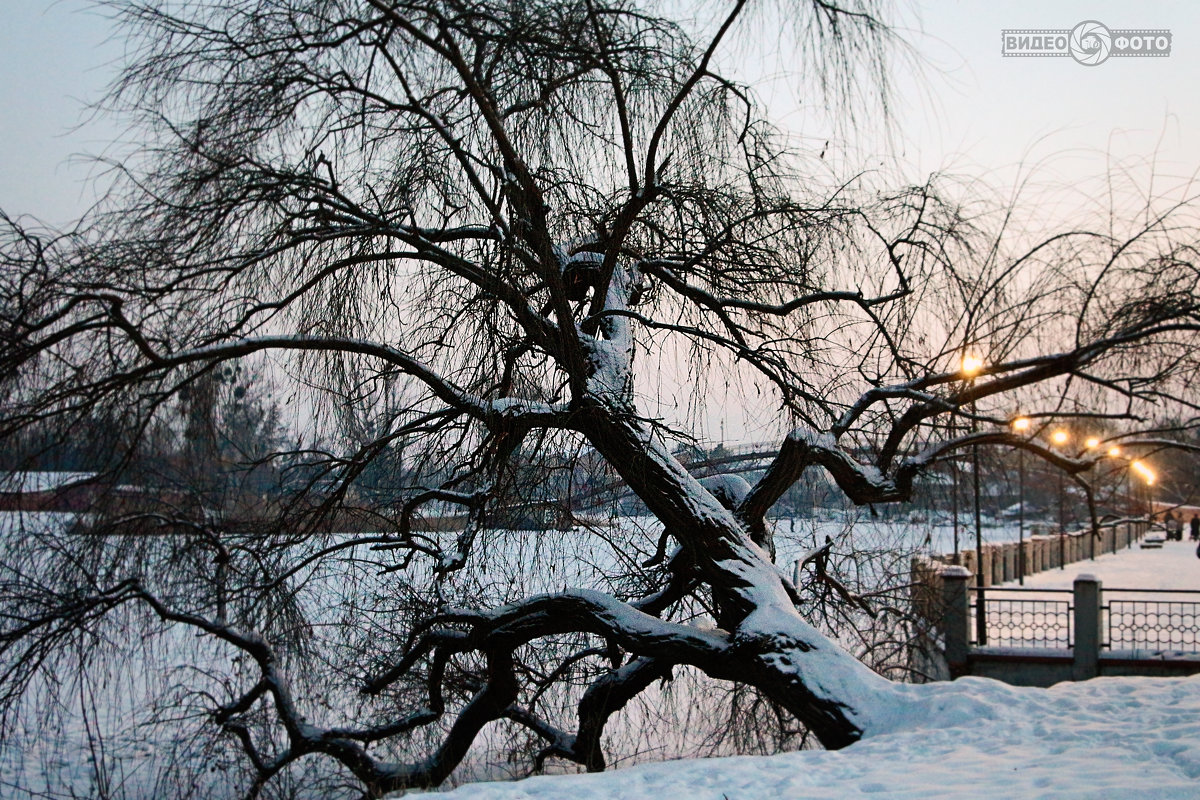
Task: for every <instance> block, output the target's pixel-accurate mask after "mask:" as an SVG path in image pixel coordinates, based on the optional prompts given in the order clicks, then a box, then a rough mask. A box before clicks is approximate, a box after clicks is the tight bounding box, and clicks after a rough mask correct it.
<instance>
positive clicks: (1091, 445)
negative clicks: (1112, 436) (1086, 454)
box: [1084, 436, 1100, 450]
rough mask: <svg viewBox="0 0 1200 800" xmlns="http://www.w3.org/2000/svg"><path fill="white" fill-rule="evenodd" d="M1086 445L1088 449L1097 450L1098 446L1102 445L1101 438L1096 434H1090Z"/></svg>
mask: <svg viewBox="0 0 1200 800" xmlns="http://www.w3.org/2000/svg"><path fill="white" fill-rule="evenodd" d="M1084 445H1086V446H1087V449H1088V450H1095V449H1096V448H1097V447H1099V446H1100V440H1099V439H1097V438H1096V437H1095V436H1089V437H1088V438H1087V441H1085V442H1084Z"/></svg>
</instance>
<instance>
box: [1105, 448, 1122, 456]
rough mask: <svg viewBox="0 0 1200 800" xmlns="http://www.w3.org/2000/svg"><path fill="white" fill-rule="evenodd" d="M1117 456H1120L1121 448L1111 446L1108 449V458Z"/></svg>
mask: <svg viewBox="0 0 1200 800" xmlns="http://www.w3.org/2000/svg"><path fill="white" fill-rule="evenodd" d="M1119 455H1121V448H1119V447H1117V446H1116V445H1113V446H1112V447H1110V448H1108V457H1109V458H1116V457H1117V456H1119Z"/></svg>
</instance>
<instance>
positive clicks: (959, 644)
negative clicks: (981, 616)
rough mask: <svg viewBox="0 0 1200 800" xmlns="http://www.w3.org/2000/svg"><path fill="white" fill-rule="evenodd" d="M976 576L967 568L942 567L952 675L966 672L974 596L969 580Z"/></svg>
mask: <svg viewBox="0 0 1200 800" xmlns="http://www.w3.org/2000/svg"><path fill="white" fill-rule="evenodd" d="M972 577H973V575H972V574H971V572H970V571H969V570H968V569H967V568H966V567H957V566H955V567H946V568H945V569H943V570H942V605H943V606H944V607H945V609H946V610H945V611H944V612H943V614H942V625H943V626H944V632H945V635H946V665H947V666H948V667H949V668H950V678H951V679H954V678H957V677H959V676H960V675H965V674H966V673H967V649H968V646H969V645H968V642H969V641H970V635H971V634H970V625H971V596H970V593H969V592H968V591H967V583H968V582H969V581H970V580H971V578H972Z"/></svg>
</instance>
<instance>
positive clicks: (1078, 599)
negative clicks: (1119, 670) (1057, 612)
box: [1071, 575, 1103, 681]
mask: <svg viewBox="0 0 1200 800" xmlns="http://www.w3.org/2000/svg"><path fill="white" fill-rule="evenodd" d="M1100 592H1101V585H1100V581H1098V580H1096V577H1095V576H1094V575H1079V576H1078V577H1076V578H1075V663H1074V664H1073V665H1072V668H1071V677H1072V679H1073V680H1077V681H1086V680H1087V679H1089V678H1094V677H1096V676H1097V675H1099V674H1100V643H1101V642H1102V641H1103V637H1102V636H1101V633H1100V604H1101V603H1100Z"/></svg>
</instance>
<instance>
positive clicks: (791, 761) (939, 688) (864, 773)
mask: <svg viewBox="0 0 1200 800" xmlns="http://www.w3.org/2000/svg"><path fill="white" fill-rule="evenodd" d="M903 688H904V689H905V690H911V691H912V692H914V693H916V692H919V693H920V694H921V695H922V696H924V702H920V703H917V704H915V705H913V706H912V707H911V708H909V710H908V712H907V714H905V715H901V716H898V717H897V718H896V719H894V721H893V722H894V725H893V728H892V730H891V732H888V733H880V734H877V735H875V736H872V737H871V738H869V739H865V740H863V741H861V742H859V743H857V744H855V745H852V746H851V747H848V748H846V749H844V750H840V751H837V752H826V751H814V750H808V751H802V752H798V753H788V754H784V755H778V756H769V757H739V758H720V759H704V760H691V761H674V762H668V763H663V764H647V765H643V766H639V767H633V768H630V769H626V770H617V771H615V772H608V773H602V774H598V775H575V776H551V777H538V778H530V779H528V780H524V781H518V782H515V783H488V784H471V785H468V786H463V787H461V788H459V789H458V790H456V791H453V792H450V793H449V794H448V795H444V796H445V797H447V800H450V799H451V798H453V799H454V800H459V799H460V798H461V800H557V799H558V798H571V800H666V798H687V800H792V799H793V798H794V800H853V799H854V798H888V800H930V799H931V798H955V799H956V800H957V799H958V798H978V797H993V798H1017V799H1020V800H1032V799H1033V798H1045V800H1084V799H1085V798H1086V799H1087V800H1101V799H1103V800H1121V799H1122V798H1140V799H1142V800H1195V798H1197V797H1200V676H1197V677H1195V678H1189V679H1145V678H1103V679H1099V680H1093V681H1088V682H1085V683H1075V684H1060V685H1058V686H1055V687H1053V688H1051V689H1031V688H1020V687H1013V686H1007V685H1005V684H1002V683H997V682H995V681H990V680H987V679H984V678H964V679H961V680H959V681H956V682H954V683H947V684H932V685H927V686H921V687H917V686H911V687H903Z"/></svg>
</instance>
